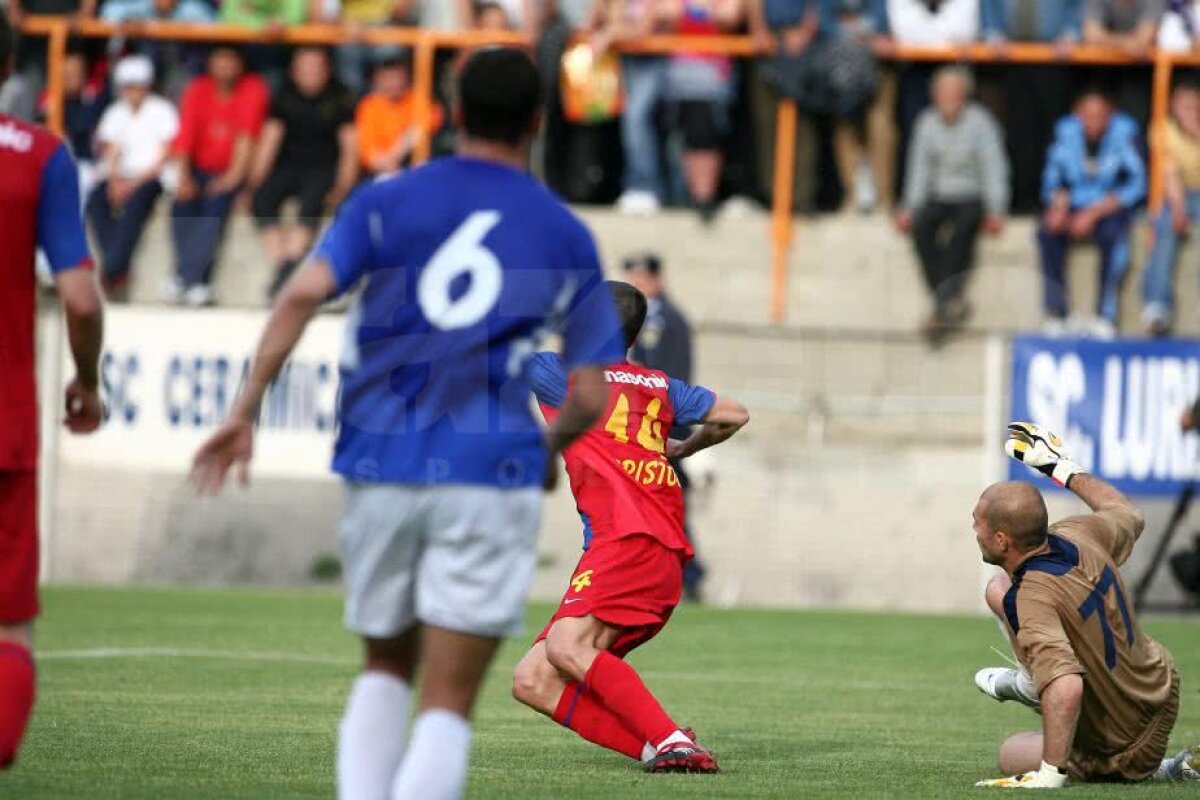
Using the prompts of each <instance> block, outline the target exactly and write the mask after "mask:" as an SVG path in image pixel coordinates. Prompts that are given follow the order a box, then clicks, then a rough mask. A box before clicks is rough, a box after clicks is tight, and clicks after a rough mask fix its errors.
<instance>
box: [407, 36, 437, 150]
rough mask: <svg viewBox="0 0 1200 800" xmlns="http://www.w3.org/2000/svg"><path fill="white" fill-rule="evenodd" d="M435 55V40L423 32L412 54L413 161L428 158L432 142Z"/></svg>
mask: <svg viewBox="0 0 1200 800" xmlns="http://www.w3.org/2000/svg"><path fill="white" fill-rule="evenodd" d="M436 55H437V40H436V39H435V38H434V36H433V35H432V34H430V33H423V34H422V35H421V38H420V39H418V40H417V50H416V52H415V53H414V54H413V90H414V91H415V92H416V93H417V109H416V112H417V113H416V118H417V140H416V142H414V143H413V163H414V164H423V163H425V162H426V161H428V160H429V156H430V152H431V150H432V149H433V148H432V142H430V140H429V119H430V116H431V115H432V113H433V90H434V86H433V82H434V57H435V56H436Z"/></svg>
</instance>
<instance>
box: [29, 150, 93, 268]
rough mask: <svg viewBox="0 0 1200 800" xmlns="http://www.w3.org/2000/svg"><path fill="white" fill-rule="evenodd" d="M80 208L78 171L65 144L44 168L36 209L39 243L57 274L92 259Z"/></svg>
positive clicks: (56, 151)
mask: <svg viewBox="0 0 1200 800" xmlns="http://www.w3.org/2000/svg"><path fill="white" fill-rule="evenodd" d="M81 208H82V206H81V204H80V202H79V171H78V170H77V169H76V168H75V161H74V160H73V159H72V158H71V154H70V153H69V152H67V146H66V145H65V144H62V145H59V147H58V149H57V150H55V151H54V155H52V156H51V157H50V160H49V161H47V162H46V166H45V167H43V168H42V185H41V189H40V194H39V195H38V208H37V244H38V247H40V248H42V252H43V253H45V254H46V260H47V261H49V262H50V271H51V272H53V273H54V274H56V275H57V274H58V273H60V272H63V271H65V270H68V269H72V268H74V267H78V266H80V265H81V264H85V263H89V262H90V261H91V258H92V257H91V253H90V252H89V251H88V244H87V234H86V233H84V230H83V212H82V210H81Z"/></svg>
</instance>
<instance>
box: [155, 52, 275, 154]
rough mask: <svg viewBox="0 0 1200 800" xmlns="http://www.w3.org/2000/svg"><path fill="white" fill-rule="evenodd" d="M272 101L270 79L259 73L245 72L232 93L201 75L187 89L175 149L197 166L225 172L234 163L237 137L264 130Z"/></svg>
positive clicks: (206, 76)
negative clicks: (247, 73) (268, 80)
mask: <svg viewBox="0 0 1200 800" xmlns="http://www.w3.org/2000/svg"><path fill="white" fill-rule="evenodd" d="M269 104H270V90H269V89H268V88H267V82H266V81H264V80H263V79H262V78H260V77H259V76H257V75H243V76H242V77H241V78H240V79H239V80H238V82H237V84H236V85H235V86H234V87H233V91H231V92H229V93H228V94H222V93H221V92H220V91H219V90H218V89H217V82H216V81H215V80H213V79H212V78H211V77H210V76H208V75H201V76H200V77H198V78H196V79H195V80H194V81H192V82H191V83H190V84H188V87H187V89H186V90H184V93H183V98H182V99H181V101H180V113H179V117H180V119H179V135H178V136H176V137H175V143H174V144H173V145H172V147H171V151H172V152H173V153H175V154H177V155H186V156H187V157H188V159H189V160H190V161H191V164H192V166H193V167H195V168H196V169H199V170H203V171H204V172H212V173H221V172H224V171H225V170H227V169H229V166H230V164H232V163H233V146H234V144H235V143H236V142H237V138H238V137H239V136H241V135H243V134H244V135H246V136H249V137H250V138H252V139H253V138H256V137H257V136H258V132H259V131H260V130H262V126H263V121H264V120H265V119H266V118H267V107H268V105H269Z"/></svg>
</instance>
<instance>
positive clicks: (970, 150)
mask: <svg viewBox="0 0 1200 800" xmlns="http://www.w3.org/2000/svg"><path fill="white" fill-rule="evenodd" d="M933 80H934V83H933V107H932V108H928V109H926V110H925V111H924V113H922V114H921V116H920V118H919V119H918V120H917V126H916V129H915V131H914V134H913V141H912V146H911V149H910V150H909V153H908V159H909V161H908V183H907V184H906V185H905V189H904V204H903V207H902V208H901V210H900V212H899V213H898V214H897V215H896V226H897V227H898V228H899V229H900V230H901V231H903V232H905V233H908V232H911V233H912V235H913V244H914V245H915V246H916V250H917V257H918V258H919V259H920V261H921V269H922V271H923V272H924V274H925V283H926V284H927V285H928V287H929V291H930V292H931V293H932V294H933V299H934V309H933V314H932V315H931V316H930V317H929V320H928V321H927V322H926V323H925V325H924V328H923V332H924V334H925V335H926V337H927V338H928V339H929V341H930V343H931V344H933V345H935V346H936V345H939V344H941V342H942V341H943V340H944V338H945V336H946V335H947V334H949V333H951V332H953V331H954V330H956V329H958V328H960V327H962V325H963V324H965V323H966V321H967V319H968V318H969V316H970V313H971V307H970V304H969V303H968V302H967V299H966V297H965V294H964V292H965V289H966V284H967V280H968V278H969V276H970V272H971V269H972V267H973V266H974V262H975V245H976V241H977V240H978V238H979V230H980V228H981V227H982V228H983V229H984V230H985V231H987V232H988V233H990V234H997V233H999V232H1000V230H1001V229H1002V228H1003V225H1004V216H1005V214H1006V213H1007V210H1008V164H1007V160H1006V159H1005V156H1004V141H1003V137H1002V135H1001V133H1000V127H999V126H998V125H997V124H996V121H995V120H994V119H992V115H991V114H989V113H988V112H987V111H986V110H985V109H984V108H983V106H981V105H979V104H977V103H974V102H972V101H971V90H972V78H971V73H970V72H969V71H968V70H967V69H966V68H964V67H943V68H942V69H940V70H939V71H938V72H937V73H935V75H934V79H933Z"/></svg>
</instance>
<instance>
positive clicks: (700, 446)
mask: <svg viewBox="0 0 1200 800" xmlns="http://www.w3.org/2000/svg"><path fill="white" fill-rule="evenodd" d="M749 421H750V412H749V411H748V410H747V409H746V407H745V406H744V405H742V404H741V403H739V402H738V401H736V400H734V399H732V398H729V397H718V398H717V399H716V402H714V403H713V406H712V408H711V409H709V412H708V414H707V415H706V416H705V417H704V424H702V425H701V426H700V427H699V428H697V429H696V431H695V432H694V433H693V434H692V435H691V436H689V437H688V438H687V439H685V440H684V441H682V442H681V441H678V440H676V439H672V440H671V441H669V442H668V443H667V457H668V458H672V459H677V458H687V457H688V456H692V455H695V454H696V453H699V452H700V451H701V450H704V449H707V448H709V447H713V446H714V445H718V444H721V443H722V442H724V441H727V440H728V439H729V438H731V437H732V436H733V435H734V434H736V433H737V432H738V431H740V430H741V429H742V428H744V427H745V426H746V423H748V422H749Z"/></svg>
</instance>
